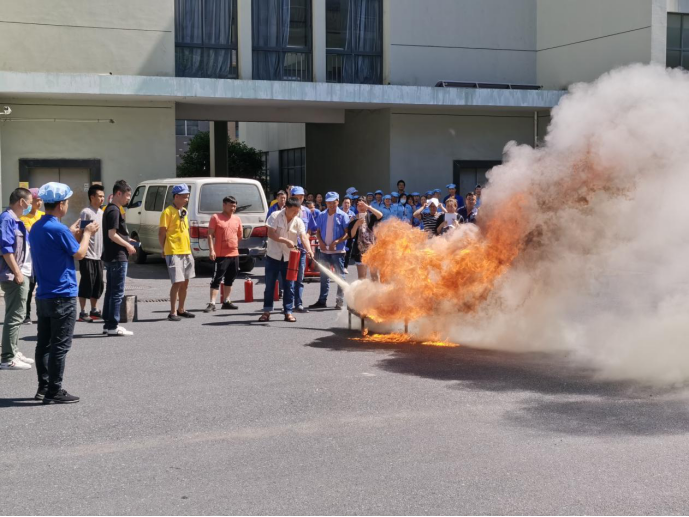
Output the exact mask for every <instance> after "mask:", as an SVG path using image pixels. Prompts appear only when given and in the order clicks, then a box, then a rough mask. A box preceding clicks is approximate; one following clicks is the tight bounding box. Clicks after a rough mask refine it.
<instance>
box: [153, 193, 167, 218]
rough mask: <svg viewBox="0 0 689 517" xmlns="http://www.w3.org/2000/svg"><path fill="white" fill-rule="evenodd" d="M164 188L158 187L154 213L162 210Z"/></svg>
mask: <svg viewBox="0 0 689 517" xmlns="http://www.w3.org/2000/svg"><path fill="white" fill-rule="evenodd" d="M165 190H166V188H165V187H158V195H157V196H156V204H155V208H154V210H155V211H156V212H162V211H163V208H165V207H164V206H163V202H164V201H165Z"/></svg>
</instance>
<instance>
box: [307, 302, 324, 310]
mask: <svg viewBox="0 0 689 517" xmlns="http://www.w3.org/2000/svg"><path fill="white" fill-rule="evenodd" d="M327 306H328V304H327V303H325V302H322V301H320V300H319V301H317V302H316V303H312V304H311V305H309V309H325V308H326V307H327Z"/></svg>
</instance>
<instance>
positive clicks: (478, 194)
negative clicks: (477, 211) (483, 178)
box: [474, 185, 483, 208]
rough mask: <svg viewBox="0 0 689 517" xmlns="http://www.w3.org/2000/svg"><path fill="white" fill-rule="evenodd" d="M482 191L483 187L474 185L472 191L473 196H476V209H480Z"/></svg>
mask: <svg viewBox="0 0 689 517" xmlns="http://www.w3.org/2000/svg"><path fill="white" fill-rule="evenodd" d="M482 190H483V187H481V185H476V188H475V189H474V194H476V208H481V191H482Z"/></svg>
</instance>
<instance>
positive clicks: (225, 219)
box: [203, 196, 244, 312]
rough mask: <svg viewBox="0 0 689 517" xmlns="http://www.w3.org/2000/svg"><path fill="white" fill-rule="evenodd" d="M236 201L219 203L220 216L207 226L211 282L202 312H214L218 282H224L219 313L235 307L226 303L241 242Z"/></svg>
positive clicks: (216, 216)
mask: <svg viewBox="0 0 689 517" xmlns="http://www.w3.org/2000/svg"><path fill="white" fill-rule="evenodd" d="M236 210H237V200H236V199H235V198H234V197H232V196H227V197H226V198H225V199H223V200H222V213H219V214H215V215H213V217H211V221H210V224H209V225H208V248H209V249H210V259H211V260H212V261H214V262H215V268H214V270H213V280H212V281H211V299H210V302H209V303H208V306H207V307H206V308H205V309H204V311H203V312H214V311H215V299H216V297H217V296H218V289H220V281H221V280H223V279H224V283H225V296H224V300H223V304H222V308H223V309H226V310H227V309H230V310H236V309H238V307H237V306H236V305H235V304H233V303H232V302H231V301H230V293H231V292H232V284H233V283H234V279H235V278H237V272H238V271H239V241H241V239H242V232H243V231H244V230H243V229H242V221H241V219H239V216H238V215H235V211H236Z"/></svg>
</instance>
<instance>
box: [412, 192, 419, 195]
mask: <svg viewBox="0 0 689 517" xmlns="http://www.w3.org/2000/svg"><path fill="white" fill-rule="evenodd" d="M411 195H412V196H420V195H421V194H419V193H418V192H412V193H411Z"/></svg>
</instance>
